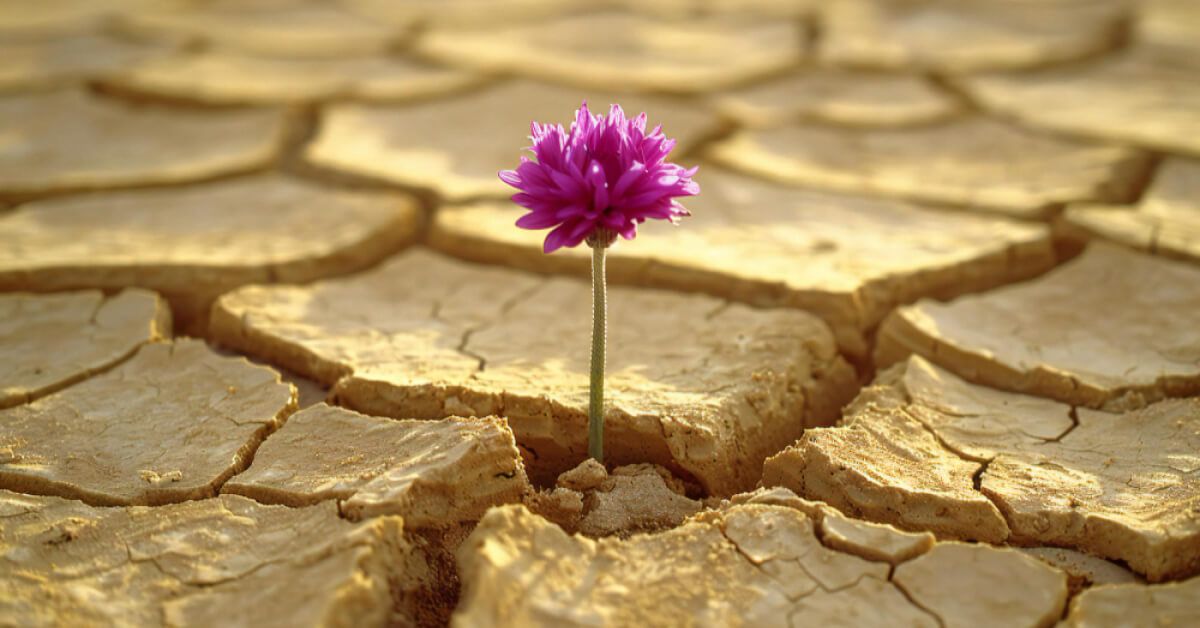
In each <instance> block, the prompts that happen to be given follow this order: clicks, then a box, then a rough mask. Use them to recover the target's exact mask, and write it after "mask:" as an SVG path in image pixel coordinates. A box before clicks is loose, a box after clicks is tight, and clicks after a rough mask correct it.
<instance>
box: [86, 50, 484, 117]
mask: <svg viewBox="0 0 1200 628" xmlns="http://www.w3.org/2000/svg"><path fill="white" fill-rule="evenodd" d="M480 80H481V79H480V78H479V77H476V76H474V75H471V74H468V73H465V72H460V71H457V70H449V69H444V68H435V67H430V66H425V65H421V64H417V63H414V62H411V61H407V60H404V59H401V58H395V57H380V56H360V57H338V58H330V59H286V58H273V57H258V56H253V55H247V54H242V53H238V52H228V51H221V50H209V51H204V52H199V53H187V54H181V55H173V56H169V57H163V58H160V59H155V60H152V61H149V62H146V63H142V64H140V65H138V66H137V67H134V68H131V69H128V70H127V71H124V72H121V73H119V74H116V75H115V76H111V77H110V78H109V80H108V81H107V82H108V84H110V85H114V86H116V87H117V88H119V89H122V90H129V91H132V92H135V93H140V94H150V95H153V96H166V97H170V98H178V99H182V100H189V101H196V102H202V103H209V104H220V105H226V104H267V105H269V104H290V103H301V102H310V101H324V100H331V99H335V98H336V99H352V100H379V101H404V100H417V99H422V98H429V97H433V96H439V95H442V94H447V93H450V92H453V91H457V90H460V89H463V88H465V87H467V86H469V85H473V84H476V83H478V82H479V81H480Z"/></svg>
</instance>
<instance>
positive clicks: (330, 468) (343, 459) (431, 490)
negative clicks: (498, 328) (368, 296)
mask: <svg viewBox="0 0 1200 628" xmlns="http://www.w3.org/2000/svg"><path fill="white" fill-rule="evenodd" d="M528 491H529V482H528V480H526V479H525V469H524V467H523V466H522V465H521V454H520V452H519V451H517V445H516V443H515V442H514V441H513V435H512V431H511V430H509V429H508V426H507V425H505V423H504V422H503V421H502V420H499V419H496V418H495V417H490V418H486V419H460V418H457V417H455V418H451V419H445V420H442V421H396V420H392V419H384V418H379V417H372V416H366V415H363V414H358V413H356V412H352V411H350V410H345V409H342V408H334V407H330V406H327V405H325V404H319V405H316V406H313V407H311V408H308V409H306V410H303V411H301V412H298V413H296V414H295V415H294V416H292V417H290V418H289V419H288V421H287V424H286V425H284V426H283V427H282V428H281V429H280V430H279V431H278V432H276V433H274V434H272V435H271V436H270V438H268V439H267V440H266V441H265V442H264V443H263V445H262V447H260V448H259V449H258V451H257V453H256V454H255V456H254V463H253V464H252V465H251V466H250V468H249V469H247V470H246V471H245V472H243V473H241V474H239V475H237V476H235V477H234V478H232V479H231V480H229V482H227V483H226V484H225V486H224V487H223V488H222V489H221V492H222V493H233V494H238V495H244V496H246V497H251V498H253V499H255V500H257V501H259V502H262V503H274V504H285V505H288V506H307V505H311V504H315V503H317V502H321V501H325V500H330V499H336V500H338V504H339V506H338V507H339V510H340V511H341V512H342V514H343V515H344V516H347V517H350V518H351V519H355V520H357V519H363V518H366V517H374V516H378V515H382V514H398V515H403V516H404V522H405V525H406V526H407V527H408V528H410V529H411V528H444V527H448V526H452V525H457V524H459V523H461V522H467V521H476V520H478V519H479V517H481V516H482V515H483V513H484V511H485V510H487V509H488V508H489V507H491V506H496V505H499V504H504V503H512V502H518V501H520V500H521V498H522V497H523V496H524V495H525V493H527V492H528Z"/></svg>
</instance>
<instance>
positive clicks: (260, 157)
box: [0, 90, 284, 195]
mask: <svg viewBox="0 0 1200 628" xmlns="http://www.w3.org/2000/svg"><path fill="white" fill-rule="evenodd" d="M0 136H3V137H4V138H5V146H4V150H3V151H0V195H29V194H43V193H47V192H58V191H68V190H78V189H89V188H103V187H120V186H132V185H150V184H167V183H184V182H187V181H195V180H198V179H205V178H210V177H215V176H218V175H223V174H231V173H234V172H243V171H248V170H254V169H256V168H261V167H264V166H266V165H267V164H269V163H270V162H271V160H272V159H274V158H275V154H276V152H277V151H278V149H279V146H280V145H281V143H282V141H283V136H284V116H283V114H282V112H280V111H277V110H267V109H263V110H231V111H182V110H178V109H170V110H168V109H164V108H159V107H152V106H133V105H127V104H122V103H117V102H113V101H106V100H102V99H98V98H95V97H91V96H89V95H87V94H85V93H83V92H81V91H76V90H65V91H55V92H45V93H32V94H21V95H10V96H4V97H0Z"/></svg>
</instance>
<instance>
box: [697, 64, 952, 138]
mask: <svg viewBox="0 0 1200 628" xmlns="http://www.w3.org/2000/svg"><path fill="white" fill-rule="evenodd" d="M715 100H716V104H717V107H718V108H719V109H720V110H721V111H722V112H724V113H725V114H726V115H729V116H730V117H732V118H735V119H736V120H738V121H739V122H741V123H742V124H745V125H747V126H751V127H765V126H775V125H780V124H785V123H787V122H791V121H793V120H800V119H806V120H814V121H819V122H824V123H828V124H840V125H846V126H863V127H889V126H908V125H917V124H927V123H930V122H937V121H940V120H944V119H946V118H950V117H952V116H954V115H955V114H957V113H958V111H959V105H958V104H957V103H956V102H955V101H954V99H953V98H952V97H950V96H949V95H948V94H946V93H945V92H943V91H941V90H939V89H937V88H936V87H934V86H933V84H932V83H930V82H928V81H927V80H925V79H922V78H921V77H917V76H905V75H889V74H866V73H852V72H844V71H839V70H805V71H802V72H798V73H795V74H791V75H788V76H785V77H783V78H779V79H775V80H772V81H768V82H765V83H759V84H755V85H752V86H749V87H744V88H742V89H739V90H736V91H732V92H729V93H727V94H722V95H719V96H717V97H716V99H715Z"/></svg>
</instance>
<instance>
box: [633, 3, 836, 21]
mask: <svg viewBox="0 0 1200 628" xmlns="http://www.w3.org/2000/svg"><path fill="white" fill-rule="evenodd" d="M610 4H616V5H618V6H620V7H621V8H622V9H624V10H627V11H636V12H638V13H644V14H646V15H654V16H658V17H673V18H677V17H695V16H697V15H704V16H708V15H714V16H720V15H731V14H738V15H741V16H747V15H748V16H754V17H760V18H761V17H773V18H790V19H795V18H810V17H812V16H813V14H815V13H816V11H815V10H814V9H815V7H816V6H818V5H819V0H654V2H645V1H644V0H618V1H617V2H615V3H610Z"/></svg>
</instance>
